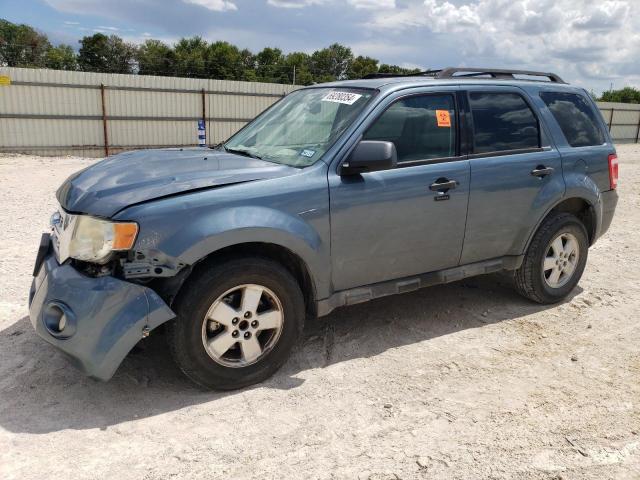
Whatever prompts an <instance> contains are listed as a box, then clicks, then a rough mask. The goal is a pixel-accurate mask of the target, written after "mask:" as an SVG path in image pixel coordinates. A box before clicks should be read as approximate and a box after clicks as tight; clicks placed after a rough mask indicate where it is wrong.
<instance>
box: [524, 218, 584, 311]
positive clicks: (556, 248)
mask: <svg viewBox="0 0 640 480" xmlns="http://www.w3.org/2000/svg"><path fill="white" fill-rule="evenodd" d="M588 251H589V240H588V237H587V231H586V229H585V227H584V225H583V224H582V222H581V221H580V220H579V219H578V218H577V217H575V216H574V215H571V214H569V213H560V214H557V215H553V216H550V217H548V218H547V219H545V221H544V222H543V223H542V225H541V226H540V228H539V229H538V231H537V232H536V234H535V235H534V237H533V240H532V241H531V244H530V245H529V248H528V249H527V253H526V254H525V257H524V260H523V262H522V266H521V267H520V268H519V269H518V270H516V272H515V283H516V288H517V289H518V291H519V293H520V294H522V295H523V296H525V297H527V298H529V299H531V300H533V301H535V302H538V303H543V304H550V303H556V302H559V301H560V300H562V299H563V298H565V297H566V296H567V295H568V294H569V293H570V292H571V290H573V289H574V288H575V286H576V285H577V284H578V282H579V281H580V278H581V277H582V272H583V271H584V268H585V266H586V264H587V254H588Z"/></svg>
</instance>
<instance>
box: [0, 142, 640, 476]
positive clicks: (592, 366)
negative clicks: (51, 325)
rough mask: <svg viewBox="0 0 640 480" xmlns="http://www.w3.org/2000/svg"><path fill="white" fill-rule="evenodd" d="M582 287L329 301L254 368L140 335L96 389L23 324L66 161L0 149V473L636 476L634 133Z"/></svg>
mask: <svg viewBox="0 0 640 480" xmlns="http://www.w3.org/2000/svg"><path fill="white" fill-rule="evenodd" d="M619 155H620V162H621V167H620V172H621V181H620V188H619V192H620V194H621V200H620V203H619V206H618V211H617V215H616V218H615V220H614V223H613V226H612V227H611V230H610V231H609V233H608V234H607V235H606V236H605V237H604V238H602V239H601V240H600V241H599V242H598V243H597V244H596V245H595V246H594V248H593V249H592V250H591V252H590V258H589V262H588V265H587V269H586V271H585V274H584V277H583V279H582V281H581V283H580V286H579V287H578V288H577V289H576V290H575V292H574V293H573V295H572V296H571V298H569V299H568V300H567V301H566V302H564V303H562V304H560V305H557V306H553V307H545V306H539V305H534V304H532V303H529V302H527V301H526V300H523V299H522V298H520V297H519V296H518V295H517V294H515V293H514V292H513V291H512V290H511V288H510V286H509V280H508V279H507V278H505V277H501V276H497V275H492V276H486V277H480V278H474V279H470V280H465V281H464V282H459V283H455V284H451V285H446V286H439V287H433V288H430V289H426V290H422V291H418V292H413V293H410V294H406V295H401V296H396V297H391V298H386V299H380V300H376V301H374V302H371V303H368V304H363V305H359V306H355V307H351V308H344V309H340V310H338V311H336V312H334V313H333V314H332V315H331V316H329V317H327V318H326V319H324V320H321V321H319V322H316V323H315V324H314V325H310V326H308V328H307V331H306V334H305V338H304V341H303V343H302V344H301V346H300V347H299V348H298V349H297V351H296V352H295V353H294V355H293V357H292V359H291V360H290V361H289V362H288V363H287V365H286V366H285V367H284V368H283V370H282V371H280V372H279V373H278V374H276V376H275V377H273V378H272V379H270V380H269V381H267V382H265V383H263V384H261V385H258V386H256V387H254V388H250V389H245V390H242V391H238V392H232V393H211V392H203V391H200V390H198V389H197V388H195V387H193V386H192V385H191V384H189V382H188V381H186V380H185V379H184V378H183V377H182V376H181V375H180V373H179V372H178V370H177V369H176V367H175V366H174V365H173V364H172V362H171V360H170V359H169V358H168V356H167V354H166V351H165V347H164V338H162V335H161V334H156V335H153V334H152V335H151V337H150V338H149V339H148V340H146V341H145V343H144V345H143V348H141V349H140V350H139V351H136V353H132V354H130V355H129V356H128V357H127V359H126V360H125V361H124V363H123V364H122V366H121V367H120V369H119V370H118V372H117V373H116V376H115V377H114V378H113V379H112V380H111V381H110V382H108V383H99V382H95V381H93V380H90V379H87V378H85V377H83V376H82V375H81V374H80V373H78V372H77V371H76V370H74V369H73V368H72V367H70V366H69V365H68V363H67V361H66V360H65V359H64V358H63V357H62V356H61V354H59V353H58V352H57V351H56V350H55V349H53V348H52V347H50V346H48V345H47V344H45V343H44V342H43V341H41V340H40V339H39V338H38V337H36V335H35V334H34V333H33V331H32V328H31V325H30V324H29V320H28V318H27V317H26V315H27V308H26V297H27V292H28V288H29V284H30V281H31V279H30V273H31V269H32V263H33V260H34V258H35V250H36V245H37V242H38V238H39V235H40V232H41V231H43V230H44V229H45V227H46V223H47V221H48V217H49V214H50V213H51V212H52V211H53V209H54V191H55V189H56V188H57V186H58V185H59V184H60V183H61V182H62V181H63V180H64V178H65V177H66V176H67V175H69V174H70V173H72V172H73V171H75V170H78V169H80V168H82V167H84V166H85V165H87V164H88V163H89V162H90V160H86V159H81V158H69V157H64V158H38V157H28V156H3V157H0V182H1V186H0V200H1V201H2V205H3V208H2V213H1V214H0V215H1V217H0V218H1V220H2V222H1V223H2V237H1V238H2V242H0V271H1V274H0V478H2V479H4V480H9V479H20V480H29V479H42V478H75V479H94V478H95V479H97V478H118V479H119V480H126V479H147V480H150V479H167V478H173V477H176V478H196V479H204V478H206V479H213V478H256V479H258V478H260V479H264V478H319V479H329V478H337V479H343V478H365V479H396V478H402V479H412V478H428V479H449V478H451V479H480V478H491V479H507V478H508V479H519V480H520V479H522V480H527V479H556V480H559V479H561V478H562V479H564V480H568V479H594V480H595V479H597V480H602V479H638V478H640V405H639V404H640V385H639V381H640V355H639V352H640V347H639V343H638V340H639V339H640V323H639V318H638V317H639V314H640V272H639V270H638V268H639V267H640V228H639V227H640V222H639V221H640V195H639V194H638V192H639V191H640V146H620V148H619Z"/></svg>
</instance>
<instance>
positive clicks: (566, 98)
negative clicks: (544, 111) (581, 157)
mask: <svg viewBox="0 0 640 480" xmlns="http://www.w3.org/2000/svg"><path fill="white" fill-rule="evenodd" d="M540 97H541V98H542V100H543V101H544V103H546V104H547V107H549V110H550V111H551V113H552V114H553V116H554V118H555V119H556V121H557V122H558V125H560V129H561V130H562V133H563V134H564V136H565V138H566V139H567V143H568V144H569V145H571V146H572V147H586V146H591V145H602V144H603V143H604V135H603V133H602V129H601V128H600V127H599V126H598V120H597V118H596V114H595V112H594V111H593V108H592V107H591V105H590V104H589V103H588V102H587V99H586V98H584V97H583V96H582V95H577V94H575V93H561V92H542V93H541V94H540Z"/></svg>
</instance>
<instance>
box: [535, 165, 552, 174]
mask: <svg viewBox="0 0 640 480" xmlns="http://www.w3.org/2000/svg"><path fill="white" fill-rule="evenodd" d="M553 171H554V169H553V167H545V166H544V165H538V166H537V167H536V168H534V169H533V170H531V175H533V176H534V177H546V176H547V175H551V174H552V173H553Z"/></svg>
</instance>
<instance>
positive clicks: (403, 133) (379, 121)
mask: <svg viewBox="0 0 640 480" xmlns="http://www.w3.org/2000/svg"><path fill="white" fill-rule="evenodd" d="M360 138H363V139H365V140H384V141H390V142H393V143H394V144H395V146H396V149H397V151H398V166H397V168H394V169H391V170H385V171H379V172H369V173H363V174H361V175H357V176H345V177H341V176H340V175H338V174H337V169H336V167H337V165H333V166H332V169H331V170H330V173H329V189H330V201H331V259H332V272H333V284H334V288H335V290H345V289H348V288H353V287H357V286H362V285H369V284H373V283H377V282H382V281H385V280H391V279H397V278H402V277H407V276H411V275H416V274H420V273H425V272H430V271H434V270H440V269H444V268H448V267H454V266H456V265H458V262H459V260H460V253H461V251H462V241H463V237H464V226H465V219H466V213H467V201H468V194H469V163H468V160H467V159H466V158H465V157H464V156H461V155H460V153H459V152H460V146H459V141H458V139H459V120H458V109H457V101H456V92H455V89H451V90H449V91H444V92H442V91H438V92H431V91H424V92H421V93H411V94H408V93H397V94H395V95H394V96H392V97H390V98H388V99H386V100H385V101H383V102H382V104H381V105H380V106H379V107H378V108H377V110H376V111H374V112H373V113H372V115H371V120H370V121H369V122H367V124H365V125H363V127H362V128H361V130H360V131H359V132H357V133H356V138H354V140H353V143H352V145H355V143H356V142H357V141H358V139H360ZM343 160H344V157H343V158H341V159H339V160H338V164H339V163H340V162H341V161H343ZM451 181H453V182H456V183H455V184H454V186H450V187H449V188H444V187H439V184H447V182H451Z"/></svg>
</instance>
